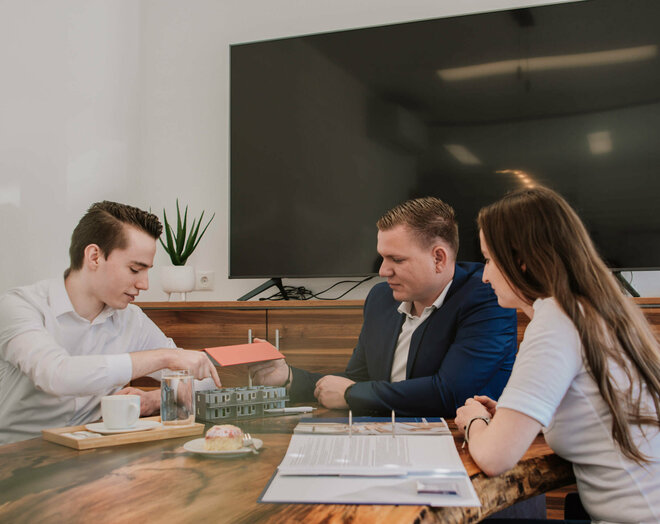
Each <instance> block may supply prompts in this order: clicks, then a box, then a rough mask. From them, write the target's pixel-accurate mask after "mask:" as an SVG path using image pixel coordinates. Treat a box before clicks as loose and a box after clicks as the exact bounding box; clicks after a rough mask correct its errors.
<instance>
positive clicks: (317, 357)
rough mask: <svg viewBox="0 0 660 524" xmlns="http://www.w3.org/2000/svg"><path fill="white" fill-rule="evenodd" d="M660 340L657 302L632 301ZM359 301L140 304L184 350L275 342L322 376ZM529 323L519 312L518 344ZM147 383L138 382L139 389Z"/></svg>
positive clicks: (334, 364)
mask: <svg viewBox="0 0 660 524" xmlns="http://www.w3.org/2000/svg"><path fill="white" fill-rule="evenodd" d="M631 300H634V301H635V303H636V304H637V305H638V306H640V307H641V308H642V309H643V311H644V313H645V314H646V317H647V318H648V320H649V322H650V324H651V326H652V327H653V329H654V332H655V334H656V336H657V337H658V338H659V339H660V298H635V299H631ZM363 304H364V302H363V301H362V300H337V301H323V300H310V301H258V302H257V301H255V302H142V303H138V304H137V305H138V306H140V307H141V308H142V309H143V310H144V312H145V313H146V314H147V315H148V316H149V317H150V318H151V320H153V321H154V322H155V323H156V325H158V326H159V327H160V328H161V329H162V330H163V332H164V333H165V334H166V335H167V336H168V337H171V338H172V339H173V340H174V342H175V343H176V344H177V345H178V346H179V347H182V348H186V349H202V348H205V347H214V346H227V345H233V344H245V343H247V342H248V333H249V330H251V331H252V336H253V337H258V338H263V339H266V340H268V341H269V342H271V343H273V344H275V342H276V338H278V337H279V347H280V351H282V353H283V354H284V355H285V356H286V358H287V361H288V362H289V363H290V364H291V365H292V366H296V367H300V368H303V369H308V370H310V371H317V372H320V373H338V372H341V371H343V370H344V369H345V367H346V364H347V363H348V359H349V358H350V356H351V353H352V352H353V348H354V347H355V345H356V343H357V339H358V336H359V334H360V328H361V326H362V306H363ZM528 323H529V319H528V318H527V317H526V316H525V315H524V314H523V313H522V312H521V311H519V312H518V342H519V343H520V340H521V339H522V336H523V334H524V332H525V328H526V327H527V324H528ZM220 378H221V380H222V382H223V384H224V385H226V386H238V385H246V384H247V373H246V371H245V369H243V368H242V367H241V366H238V367H237V368H235V369H231V368H228V369H226V370H221V377H220ZM140 384H141V385H149V383H148V382H138V385H140Z"/></svg>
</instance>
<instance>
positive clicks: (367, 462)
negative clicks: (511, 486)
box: [260, 419, 480, 506]
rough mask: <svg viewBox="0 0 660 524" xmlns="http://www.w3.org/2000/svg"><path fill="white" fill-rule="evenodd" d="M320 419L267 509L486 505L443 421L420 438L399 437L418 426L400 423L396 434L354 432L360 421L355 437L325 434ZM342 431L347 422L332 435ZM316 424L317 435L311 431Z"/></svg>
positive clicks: (293, 453)
mask: <svg viewBox="0 0 660 524" xmlns="http://www.w3.org/2000/svg"><path fill="white" fill-rule="evenodd" d="M322 420H323V419H314V422H310V421H309V420H307V421H305V422H301V423H300V424H299V425H298V427H296V429H295V431H294V435H293V437H292V438H291V442H290V443H289V448H288V450H287V453H286V456H285V457H284V459H283V460H282V463H281V464H280V465H279V467H278V469H277V471H276V473H275V475H274V476H273V478H272V479H271V482H270V483H269V485H268V486H267V487H266V489H265V490H264V493H263V494H262V496H261V499H260V501H261V502H283V503H328V504H415V505H419V504H422V505H430V506H480V503H479V498H478V497H477V495H476V493H475V491H474V488H473V487H472V483H471V481H470V478H469V477H468V475H467V472H466V471H465V467H464V466H463V463H462V462H461V459H460V457H459V456H458V452H457V451H456V446H455V444H454V439H453V437H452V436H451V433H450V432H449V430H448V428H447V427H446V424H445V423H444V421H441V422H437V423H433V424H434V425H433V426H431V425H430V424H431V423H429V422H426V424H427V425H428V426H427V428H426V432H424V431H423V430H422V429H421V428H422V426H419V427H420V429H419V430H418V432H417V433H416V432H415V431H414V430H413V429H409V430H408V431H407V432H405V433H404V432H403V428H401V433H399V429H400V428H399V424H414V423H406V422H403V421H397V422H396V424H397V427H396V428H395V432H394V434H392V432H391V422H389V423H387V422H383V421H377V422H371V423H365V425H364V426H363V428H364V429H363V431H362V432H356V430H355V427H356V426H357V425H359V424H361V422H357V423H354V424H353V429H352V434H351V435H350V436H349V435H348V434H346V433H343V432H342V433H338V434H331V433H330V432H323V431H322V430H323V427H324V426H325V425H326V424H328V423H324V422H322ZM325 420H327V419H325ZM337 424H343V425H347V422H345V421H341V422H331V423H329V425H328V426H327V428H331V427H333V426H334V427H335V428H336V427H337ZM421 424H422V425H423V424H424V423H421ZM313 425H314V426H316V427H318V428H319V429H318V430H314V431H313V432H311V431H310V428H311V427H313ZM387 426H389V432H387V433H383V432H382V431H383V430H386V429H387ZM416 427H418V426H417V425H413V426H412V428H416ZM443 427H444V430H442V429H441V428H443ZM432 428H433V429H432Z"/></svg>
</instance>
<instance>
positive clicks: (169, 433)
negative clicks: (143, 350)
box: [41, 416, 204, 449]
mask: <svg viewBox="0 0 660 524" xmlns="http://www.w3.org/2000/svg"><path fill="white" fill-rule="evenodd" d="M141 420H156V421H158V422H160V417H159V416H156V417H145V418H143V419H141ZM74 431H87V429H86V428H85V426H84V425H83V426H69V427H66V428H53V429H44V430H42V431H41V436H42V438H43V439H44V440H49V441H50V442H55V443H56V444H61V445H63V446H68V447H70V448H73V449H92V448H104V447H107V446H121V445H123V444H133V443H135V442H149V441H152V440H163V439H168V438H176V437H186V436H188V435H198V434H200V433H202V432H203V431H204V424H199V423H197V422H196V423H195V424H193V425H190V426H167V427H165V426H163V427H160V428H154V429H148V430H145V431H135V432H133V433H113V434H110V435H101V436H99V437H89V438H83V439H76V438H73V437H70V436H67V435H64V433H73V432H74Z"/></svg>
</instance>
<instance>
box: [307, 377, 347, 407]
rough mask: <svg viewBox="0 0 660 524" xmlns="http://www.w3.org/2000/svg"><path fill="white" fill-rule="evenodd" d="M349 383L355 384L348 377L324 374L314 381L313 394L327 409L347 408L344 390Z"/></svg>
mask: <svg viewBox="0 0 660 524" xmlns="http://www.w3.org/2000/svg"><path fill="white" fill-rule="evenodd" d="M351 384H355V382H354V381H352V380H350V379H348V378H344V377H338V376H336V375H326V376H325V377H321V378H320V379H319V380H318V382H317V383H316V389H314V396H315V397H316V400H318V401H319V403H320V404H321V405H323V406H325V407H326V408H328V409H348V404H346V400H345V399H344V392H345V391H346V388H347V387H348V386H350V385H351Z"/></svg>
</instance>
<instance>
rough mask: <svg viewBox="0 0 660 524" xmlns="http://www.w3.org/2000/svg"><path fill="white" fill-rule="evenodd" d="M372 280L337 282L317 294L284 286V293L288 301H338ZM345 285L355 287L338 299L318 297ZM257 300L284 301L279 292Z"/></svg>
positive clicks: (300, 287)
mask: <svg viewBox="0 0 660 524" xmlns="http://www.w3.org/2000/svg"><path fill="white" fill-rule="evenodd" d="M372 278H373V275H372V276H368V277H366V278H363V279H362V280H340V281H339V282H335V283H334V284H332V285H331V286H330V287H329V288H327V289H324V290H323V291H319V292H318V293H313V292H312V291H310V290H309V289H307V288H306V287H304V286H299V287H294V286H284V291H285V292H286V296H287V297H288V299H289V300H311V299H312V298H316V299H318V300H339V299H340V298H342V297H343V296H345V295H346V294H347V293H349V292H350V291H352V290H354V289H355V288H356V287H358V286H359V285H360V284H362V283H364V282H366V281H367V280H371V279H372ZM346 283H354V284H355V285H354V286H352V287H350V288H349V289H347V290H346V291H344V292H343V293H342V294H341V295H339V296H338V297H333V298H324V297H321V296H320V295H323V294H324V293H327V292H328V291H330V290H331V289H332V288H334V287H335V286H338V285H339V284H346ZM259 300H284V295H283V294H282V292H281V291H278V292H277V293H274V294H272V295H270V296H268V297H261V298H260V299H259Z"/></svg>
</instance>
